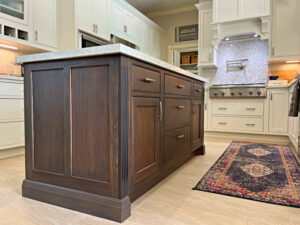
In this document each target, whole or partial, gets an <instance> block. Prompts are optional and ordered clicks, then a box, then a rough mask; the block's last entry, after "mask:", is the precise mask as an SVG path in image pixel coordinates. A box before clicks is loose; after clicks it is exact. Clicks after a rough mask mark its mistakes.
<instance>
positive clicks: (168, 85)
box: [165, 75, 192, 96]
mask: <svg viewBox="0 0 300 225" xmlns="http://www.w3.org/2000/svg"><path fill="white" fill-rule="evenodd" d="M165 93H166V94H174V95H185V96H191V94H192V82H190V81H186V80H183V79H180V78H176V77H173V76H170V75H165Z"/></svg>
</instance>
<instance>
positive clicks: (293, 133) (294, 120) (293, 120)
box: [288, 82, 300, 153]
mask: <svg viewBox="0 0 300 225" xmlns="http://www.w3.org/2000/svg"><path fill="white" fill-rule="evenodd" d="M295 85H296V82H295V84H294V85H292V86H291V87H290V89H289V98H290V101H289V105H291V99H292V96H293V91H294V88H295ZM299 122H300V121H299V116H298V117H289V131H288V134H289V138H290V141H291V143H292V145H293V146H294V148H295V149H297V151H298V145H299V144H300V143H299V140H298V136H299V134H300V133H299V127H300V126H299ZM299 153H300V152H299Z"/></svg>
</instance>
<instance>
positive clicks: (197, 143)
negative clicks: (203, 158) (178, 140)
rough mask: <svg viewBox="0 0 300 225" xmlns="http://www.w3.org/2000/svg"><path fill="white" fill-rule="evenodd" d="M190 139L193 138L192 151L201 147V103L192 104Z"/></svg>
mask: <svg viewBox="0 0 300 225" xmlns="http://www.w3.org/2000/svg"><path fill="white" fill-rule="evenodd" d="M192 112H193V113H192V115H193V116H192V138H193V150H196V149H197V148H199V147H201V145H202V137H203V134H202V129H201V128H202V126H203V124H202V101H200V100H198V101H194V102H193V111H192Z"/></svg>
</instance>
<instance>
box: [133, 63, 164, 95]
mask: <svg viewBox="0 0 300 225" xmlns="http://www.w3.org/2000/svg"><path fill="white" fill-rule="evenodd" d="M132 75H133V84H132V89H133V90H134V91H143V92H160V73H159V72H157V71H153V70H151V69H150V68H149V69H146V68H144V67H141V66H138V65H133V66H132Z"/></svg>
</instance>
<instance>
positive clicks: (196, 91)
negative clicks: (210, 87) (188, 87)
mask: <svg viewBox="0 0 300 225" xmlns="http://www.w3.org/2000/svg"><path fill="white" fill-rule="evenodd" d="M203 94H204V87H203V84H199V83H194V85H193V96H194V97H195V98H202V97H203Z"/></svg>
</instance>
